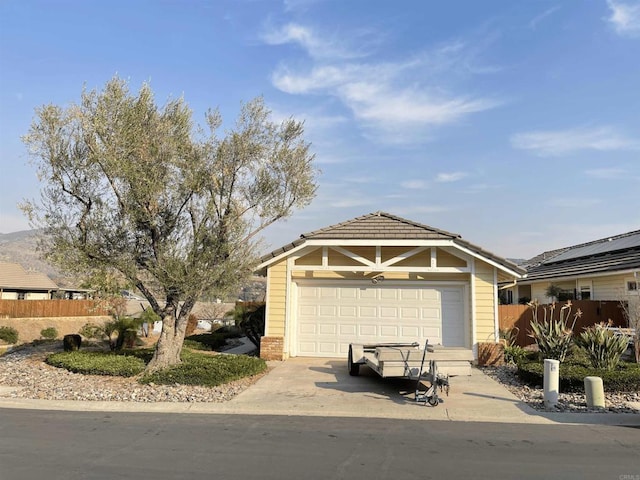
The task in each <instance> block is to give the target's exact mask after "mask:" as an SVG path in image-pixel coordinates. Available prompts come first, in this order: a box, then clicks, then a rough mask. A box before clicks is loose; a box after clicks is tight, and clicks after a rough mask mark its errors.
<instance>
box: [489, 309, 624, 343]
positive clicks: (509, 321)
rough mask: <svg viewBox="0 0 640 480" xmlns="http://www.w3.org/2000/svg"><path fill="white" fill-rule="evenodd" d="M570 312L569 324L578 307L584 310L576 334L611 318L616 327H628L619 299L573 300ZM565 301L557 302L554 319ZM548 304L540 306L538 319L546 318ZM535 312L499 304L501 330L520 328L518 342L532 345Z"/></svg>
mask: <svg viewBox="0 0 640 480" xmlns="http://www.w3.org/2000/svg"><path fill="white" fill-rule="evenodd" d="M571 303H572V306H571V313H570V321H569V322H568V323H569V326H571V324H572V323H573V317H574V314H575V313H576V311H577V310H578V309H580V310H581V311H582V316H581V317H580V318H578V319H577V320H576V324H575V327H574V329H573V332H574V335H575V334H578V333H580V332H582V331H583V329H585V328H586V327H590V326H592V325H595V324H596V323H600V322H607V321H609V320H611V322H612V323H613V326H614V327H626V326H627V322H626V320H625V318H624V313H623V311H622V308H620V302H617V301H597V300H573V301H572V302H571ZM563 305H564V303H557V304H556V309H555V312H554V316H553V318H554V319H558V315H559V310H560V307H562V306H563ZM548 307H549V306H548V305H540V306H539V307H538V321H541V320H543V319H544V311H543V309H544V308H547V309H548ZM532 319H533V312H532V310H531V308H529V307H528V306H526V305H499V306H498V320H499V322H500V330H507V329H510V328H513V327H517V328H518V335H517V340H516V341H517V344H518V345H520V346H521V347H524V346H526V345H531V344H532V343H534V342H533V339H532V338H531V337H529V333H530V331H531V320H532Z"/></svg>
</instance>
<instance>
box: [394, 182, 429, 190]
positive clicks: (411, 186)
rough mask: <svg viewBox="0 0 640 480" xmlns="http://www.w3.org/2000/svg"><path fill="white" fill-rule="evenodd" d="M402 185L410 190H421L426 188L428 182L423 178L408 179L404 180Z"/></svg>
mask: <svg viewBox="0 0 640 480" xmlns="http://www.w3.org/2000/svg"><path fill="white" fill-rule="evenodd" d="M400 186H401V187H402V188H408V189H410V190H420V189H423V188H425V187H426V186H427V184H426V182H423V181H422V180H407V181H406V182H402V183H401V184H400Z"/></svg>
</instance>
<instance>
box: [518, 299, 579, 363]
mask: <svg viewBox="0 0 640 480" xmlns="http://www.w3.org/2000/svg"><path fill="white" fill-rule="evenodd" d="M527 305H529V307H530V308H531V310H532V312H533V320H532V321H531V332H530V333H529V336H530V337H531V338H533V340H534V341H535V343H536V345H537V346H538V350H539V351H540V354H541V355H542V357H543V358H551V359H554V360H559V361H560V362H564V360H565V358H566V357H567V354H568V353H569V352H570V351H571V347H572V346H573V338H572V336H573V328H574V327H575V325H576V321H577V320H578V318H580V317H581V316H582V312H581V311H580V309H578V310H577V311H576V313H574V315H573V323H572V324H571V326H570V327H569V319H570V317H571V301H568V302H567V303H566V304H565V305H563V306H562V307H561V308H560V312H559V314H558V319H557V320H556V319H554V315H555V310H556V303H555V302H553V303H552V304H551V305H550V306H549V307H547V308H544V307H543V308H542V310H543V312H544V317H543V320H541V321H540V320H538V307H539V304H538V301H537V300H533V301H531V302H529V303H528V304H527Z"/></svg>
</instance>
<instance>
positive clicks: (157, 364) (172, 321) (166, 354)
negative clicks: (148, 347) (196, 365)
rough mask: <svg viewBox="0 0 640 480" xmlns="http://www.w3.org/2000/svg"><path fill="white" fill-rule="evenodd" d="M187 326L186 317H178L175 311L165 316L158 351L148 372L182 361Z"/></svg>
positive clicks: (150, 363)
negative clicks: (181, 355)
mask: <svg viewBox="0 0 640 480" xmlns="http://www.w3.org/2000/svg"><path fill="white" fill-rule="evenodd" d="M186 326H187V321H186V318H181V319H176V316H175V313H174V314H169V315H166V316H165V317H164V319H163V320H162V331H161V332H160V338H159V339H158V344H157V345H156V351H155V352H154V354H153V358H152V359H151V361H150V362H149V364H148V365H147V368H146V372H149V373H150V372H155V371H157V370H162V369H163V368H166V367H169V366H171V365H176V364H178V363H180V354H181V353H182V344H183V342H184V334H185V330H186Z"/></svg>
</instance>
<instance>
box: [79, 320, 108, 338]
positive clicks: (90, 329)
mask: <svg viewBox="0 0 640 480" xmlns="http://www.w3.org/2000/svg"><path fill="white" fill-rule="evenodd" d="M78 333H79V334H80V335H82V336H83V337H84V338H87V339H89V340H102V338H104V336H105V333H104V328H103V327H100V326H99V325H95V324H93V323H85V324H84V325H83V326H82V328H81V329H80V331H78Z"/></svg>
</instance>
